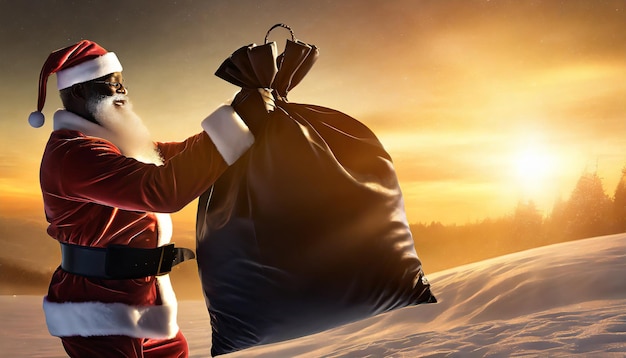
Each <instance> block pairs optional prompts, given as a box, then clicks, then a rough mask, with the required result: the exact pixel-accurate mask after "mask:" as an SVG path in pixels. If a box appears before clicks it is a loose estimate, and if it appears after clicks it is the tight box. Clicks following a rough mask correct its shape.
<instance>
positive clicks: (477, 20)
mask: <svg viewBox="0 0 626 358" xmlns="http://www.w3.org/2000/svg"><path fill="white" fill-rule="evenodd" d="M156 4H157V2H153V1H148V0H140V1H107V2H102V1H56V2H51V1H41V2H35V1H19V2H16V1H5V0H0V21H1V23H2V29H1V30H0V41H1V43H2V48H3V50H2V51H0V66H1V67H0V68H1V69H2V85H1V86H0V98H1V100H0V218H3V217H4V218H6V217H14V216H18V217H21V218H22V219H27V218H28V219H33V218H35V219H41V220H43V215H42V206H41V199H40V193H39V188H38V166H39V161H40V157H41V154H42V151H43V147H44V145H45V142H46V140H47V137H48V136H49V134H50V131H51V130H52V120H51V119H52V114H53V113H54V111H55V109H57V108H58V107H60V105H61V104H60V101H59V100H58V95H57V93H58V92H57V91H56V86H55V84H56V80H55V79H54V78H51V80H50V83H49V86H48V92H49V93H48V98H47V101H46V106H45V107H44V114H45V115H46V118H47V122H46V124H45V126H44V127H42V128H39V129H34V128H31V127H30V126H29V125H28V123H27V117H28V114H29V113H30V112H31V111H33V110H35V106H36V101H37V80H38V76H39V71H40V69H41V66H42V64H43V62H44V60H45V59H46V57H47V56H48V54H49V53H50V52H51V51H53V50H55V49H58V48H61V47H65V46H67V45H69V44H72V43H75V42H77V41H78V40H80V39H90V40H94V41H96V42H98V43H99V44H100V45H102V46H103V47H105V48H106V49H107V50H109V51H113V52H115V53H116V54H117V55H118V57H119V58H120V60H121V62H122V64H123V66H124V77H125V79H126V83H127V84H128V85H129V87H130V96H131V100H132V101H133V102H134V106H135V107H134V108H135V110H136V111H137V112H138V113H139V114H140V115H141V116H142V117H143V118H144V121H145V122H146V123H147V125H148V126H149V128H151V131H152V133H153V135H154V137H155V139H156V140H161V141H170V140H182V139H184V138H186V137H187V136H189V135H191V134H194V133H196V132H198V131H200V130H201V129H200V125H199V123H200V121H201V120H202V119H203V118H204V117H205V116H206V115H207V114H208V113H210V112H211V111H212V110H213V109H214V108H215V107H216V106H218V105H219V104H220V103H221V102H223V101H225V100H227V99H228V98H230V97H231V96H232V95H233V94H234V93H235V92H236V90H237V88H235V87H234V86H232V85H230V84H228V83H226V82H224V81H222V80H220V79H219V78H217V77H215V76H214V75H213V73H214V71H215V70H216V69H217V67H218V66H219V64H220V63H221V62H222V61H223V60H224V59H225V58H226V57H228V55H230V53H232V52H233V51H234V50H235V49H237V48H239V47H241V46H243V45H247V44H249V43H253V42H254V43H262V42H263V38H264V36H265V32H266V31H267V30H268V29H269V28H270V27H271V26H272V25H273V24H275V23H279V22H283V23H286V24H288V25H290V26H291V27H292V28H293V29H294V31H295V33H296V37H297V38H298V39H300V40H302V41H305V42H309V43H313V44H315V45H317V46H318V47H319V48H320V58H319V60H318V62H317V64H316V65H315V66H314V67H313V69H312V70H311V72H310V73H309V74H308V76H307V77H306V78H305V79H304V80H303V81H302V83H301V84H300V85H299V86H298V87H297V88H296V89H294V90H293V91H292V92H291V93H290V96H289V99H290V100H291V101H292V102H302V103H312V104H318V105H323V106H327V107H331V108H334V109H338V110H341V111H343V112H345V113H347V114H350V115H352V116H353V117H355V118H357V119H359V120H361V121H362V122H363V123H365V124H366V125H368V126H369V127H370V128H371V129H373V130H374V132H375V133H376V134H377V135H378V136H379V138H380V139H381V141H382V142H383V144H384V145H385V147H386V148H387V150H388V151H389V152H390V154H391V155H392V158H393V159H394V162H395V165H396V169H397V173H398V176H399V179H400V183H401V186H402V189H403V193H404V196H405V203H406V209H407V214H408V218H409V221H410V222H412V223H414V222H430V221H441V222H443V223H446V224H450V223H458V224H463V223H465V222H468V221H475V220H481V219H483V218H487V217H492V218H493V217H499V216H502V215H505V214H508V213H509V212H511V211H512V210H513V208H514V207H515V205H516V204H517V202H518V201H519V200H529V199H530V200H533V201H535V202H536V203H537V205H538V206H539V208H540V209H541V210H543V211H544V212H545V213H548V212H549V211H550V210H551V208H552V205H553V203H554V200H555V199H557V198H559V197H561V198H566V197H567V196H568V195H569V193H570V192H571V190H572V188H573V186H574V184H575V182H576V180H577V179H578V177H579V176H580V175H581V173H582V172H583V171H585V170H596V169H597V170H598V172H599V174H600V176H601V177H602V178H604V184H605V188H606V190H607V193H608V194H609V195H612V194H613V191H614V189H615V185H616V183H617V181H618V180H619V178H620V175H621V169H622V167H623V166H624V165H626V155H625V154H626V136H625V135H624V134H625V133H626V1H624V0H620V1H599V0H585V1H575V0H568V1H556V0H545V1H534V0H533V1H530V0H529V1H526V0H512V1H498V0H492V1H487V0H480V1H472V0H459V1H447V0H436V1H435V0H429V1H423V0H400V1H372V0H353V1H332V0H327V1H287V0H284V1H279V0H264V1H252V0H240V1H225V0H212V1H190V0H189V1H159V2H158V6H157V5H156ZM286 35H287V33H286V31H284V32H281V30H277V31H276V32H275V33H272V35H271V37H270V39H271V40H275V41H277V42H278V44H279V47H281V46H282V44H283V43H284V39H285V36H286ZM53 77H54V76H53ZM185 212H186V213H187V214H184V215H186V216H185V218H186V220H187V221H188V222H189V223H193V220H194V215H195V208H193V207H192V208H191V209H187V210H186V211H185ZM3 222H6V221H3ZM191 225H192V224H191Z"/></svg>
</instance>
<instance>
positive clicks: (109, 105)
mask: <svg viewBox="0 0 626 358" xmlns="http://www.w3.org/2000/svg"><path fill="white" fill-rule="evenodd" d="M116 100H123V101H125V103H124V105H121V106H119V105H116V104H115V101H116ZM87 110H88V111H89V112H90V113H91V114H92V115H93V116H94V118H95V119H96V120H97V121H98V123H99V124H100V125H101V126H102V127H104V128H105V129H107V130H108V132H109V136H107V138H106V139H107V140H109V141H110V142H111V143H113V144H115V146H117V147H118V149H119V150H120V152H122V154H124V155H125V156H127V157H130V158H134V159H137V160H138V161H140V162H143V163H150V164H156V165H163V158H162V157H161V155H160V154H159V152H158V149H157V147H156V145H155V143H154V141H153V140H152V137H151V135H150V132H149V131H148V128H147V127H146V126H145V124H144V123H143V121H142V120H141V118H140V117H139V116H138V115H137V114H136V113H135V112H134V111H133V109H132V105H131V104H130V101H129V100H128V98H127V97H126V96H125V95H121V94H116V95H113V96H98V97H94V98H92V99H90V100H89V101H88V103H87Z"/></svg>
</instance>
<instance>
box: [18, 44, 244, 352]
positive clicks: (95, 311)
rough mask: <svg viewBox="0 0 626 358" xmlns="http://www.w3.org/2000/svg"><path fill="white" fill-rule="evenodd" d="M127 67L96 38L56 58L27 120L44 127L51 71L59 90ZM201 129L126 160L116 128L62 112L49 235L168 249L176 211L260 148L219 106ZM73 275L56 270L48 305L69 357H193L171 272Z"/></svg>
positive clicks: (47, 191)
mask: <svg viewBox="0 0 626 358" xmlns="http://www.w3.org/2000/svg"><path fill="white" fill-rule="evenodd" d="M122 70H123V69H122V65H121V63H120V61H119V60H118V58H117V56H116V55H115V53H113V52H108V51H107V50H105V49H104V48H102V47H101V46H100V45H98V44H96V43H95V42H93V41H89V40H81V41H79V42H78V43H76V44H74V45H70V46H68V47H65V48H62V49H59V50H56V51H54V52H52V53H51V54H50V55H49V56H48V58H47V59H46V61H45V63H44V65H43V67H42V70H41V74H40V76H39V92H38V99H37V111H35V112H33V113H31V114H30V116H29V117H28V122H29V123H30V124H31V126H33V127H41V126H42V125H43V124H44V116H43V113H42V109H43V106H44V103H45V98H46V88H47V81H48V77H49V76H50V75H51V74H56V77H57V88H58V89H59V90H64V89H69V88H71V87H72V86H74V85H76V84H81V83H84V82H88V81H92V80H97V79H99V78H102V77H105V76H107V75H112V74H114V73H121V72H122ZM101 82H102V81H101ZM104 84H106V85H108V86H113V85H115V86H116V87H114V88H116V91H115V93H116V94H120V95H122V94H123V95H126V94H127V90H126V88H125V87H123V84H120V83H113V82H104ZM111 88H113V87H111ZM202 128H203V129H204V132H201V133H199V134H196V135H194V136H192V137H189V138H188V139H187V140H185V141H183V142H181V143H157V144H156V146H157V148H158V152H159V155H158V156H157V155H153V156H152V157H151V156H148V158H149V159H146V158H145V157H140V154H143V153H124V152H123V151H122V150H121V149H120V147H122V145H121V144H120V147H118V146H116V143H122V142H120V141H119V137H117V136H116V132H115V131H111V130H109V129H107V126H100V125H98V124H96V123H93V122H90V121H89V120H87V119H84V118H81V117H79V116H77V115H75V114H73V113H71V112H68V111H64V110H61V111H57V113H55V115H54V131H53V132H52V134H51V136H50V139H49V141H48V143H47V145H46V148H45V151H44V154H43V158H42V162H41V171H40V181H41V190H42V194H43V202H44V209H45V214H46V219H47V220H48V222H49V223H50V225H49V227H48V234H49V235H50V236H51V237H52V238H54V239H56V240H58V241H59V242H60V243H61V244H62V245H66V246H67V245H72V247H82V248H81V250H87V251H89V252H94V251H98V250H89V249H85V247H87V248H88V247H95V248H105V247H109V246H110V245H124V246H126V247H130V248H152V249H154V248H156V247H159V246H162V245H164V244H167V243H169V242H170V239H171V236H172V225H171V220H170V217H169V216H168V213H171V212H175V211H177V210H180V209H181V208H183V207H184V206H185V205H187V204H188V203H189V202H191V201H192V200H194V199H195V198H196V197H198V196H199V195H200V194H201V193H203V192H204V191H206V190H207V189H208V188H209V187H210V185H211V184H212V183H213V182H214V181H215V180H216V179H217V178H218V177H219V176H220V175H221V174H222V172H223V171H224V170H225V169H226V168H227V167H228V165H230V164H232V163H234V162H235V161H236V160H237V158H239V156H241V155H242V154H243V153H244V152H245V151H246V150H247V149H248V148H249V147H250V146H251V145H252V142H253V141H254V137H253V135H252V134H251V133H250V130H249V129H248V127H247V126H246V124H245V123H244V122H243V120H242V119H241V118H240V117H239V116H238V115H237V114H236V113H235V112H234V110H233V108H232V107H231V106H222V107H220V108H218V109H217V110H216V111H215V112H213V113H212V114H211V115H209V116H208V117H207V118H206V119H204V120H203V121H202ZM126 150H130V149H126ZM152 154H155V153H152ZM138 159H139V160H138ZM76 245H78V246H76ZM66 246H64V247H66ZM83 252H84V251H83ZM161 252H162V253H163V252H165V250H162V251H161ZM80 255H84V254H80ZM84 257H86V256H83V258H84ZM162 257H163V256H162ZM90 263H91V262H90ZM131 264H135V263H134V262H131ZM118 266H119V265H118ZM63 267H65V266H63ZM159 270H160V266H159ZM68 271H72V270H68ZM68 271H65V270H63V269H62V268H61V267H59V269H57V270H56V272H55V273H54V275H53V276H52V280H51V282H50V287H49V291H48V295H47V296H46V297H45V298H44V301H43V308H44V312H45V318H46V323H47V326H48V330H49V332H50V333H51V334H52V335H53V336H58V337H61V338H62V341H63V345H64V347H65V349H66V351H67V352H68V354H70V355H71V356H73V357H74V356H78V357H85V356H88V357H107V358H110V357H142V356H144V353H146V354H147V353H148V352H149V353H150V356H151V357H185V356H187V353H188V348H187V344H186V341H185V339H184V337H183V336H182V334H181V333H180V332H179V329H178V325H177V323H176V312H177V303H176V296H175V294H174V291H173V289H172V285H171V283H170V279H169V276H168V275H163V276H158V277H155V276H148V277H141V278H138V279H119V278H118V279H102V278H94V277H92V276H96V277H109V276H106V275H104V276H102V275H84V276H83V275H76V274H72V273H70V272H68ZM72 272H74V271H72ZM140 276H141V275H140ZM133 277H136V276H133ZM83 337H86V338H83ZM146 356H147V355H146Z"/></svg>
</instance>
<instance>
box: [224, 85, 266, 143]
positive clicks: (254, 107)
mask: <svg viewBox="0 0 626 358" xmlns="http://www.w3.org/2000/svg"><path fill="white" fill-rule="evenodd" d="M230 105H231V106H232V107H233V108H234V109H235V111H236V112H237V114H239V116H240V117H241V119H243V121H244V122H245V123H246V125H247V126H248V128H249V129H250V131H251V132H252V134H253V135H254V136H255V137H257V136H258V135H259V134H260V133H261V130H262V129H263V127H264V125H265V123H266V122H267V120H268V118H269V113H270V112H272V111H273V110H274V107H275V105H274V96H273V95H272V92H271V90H270V89H266V88H257V89H248V88H244V89H242V90H241V91H239V93H237V95H236V96H235V98H234V99H233V101H232V103H231V104H230Z"/></svg>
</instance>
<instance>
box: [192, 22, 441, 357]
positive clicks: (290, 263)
mask: <svg viewBox="0 0 626 358" xmlns="http://www.w3.org/2000/svg"><path fill="white" fill-rule="evenodd" d="M270 30H271V29H270ZM268 33H269V32H268ZM317 56H318V50H317V48H315V47H314V46H312V45H308V44H305V43H302V42H300V41H297V40H295V38H292V40H287V45H286V48H285V52H283V54H281V55H280V56H277V55H276V44H275V43H274V42H271V43H267V37H266V44H264V45H261V46H255V45H249V46H244V47H242V48H240V49H239V50H237V51H235V53H233V54H232V55H231V57H229V58H228V59H227V60H226V61H224V63H223V64H222V66H221V67H220V68H219V69H218V71H217V72H216V75H217V76H219V77H221V78H223V79H225V80H227V81H229V82H231V83H233V84H236V85H238V86H240V87H243V88H260V87H265V88H272V89H273V90H274V96H275V98H276V106H277V108H276V109H275V110H274V111H273V112H272V113H271V114H270V115H269V119H268V121H267V123H266V124H265V126H264V127H263V128H261V129H260V132H261V133H260V135H257V138H256V142H255V144H254V145H253V147H252V148H251V149H250V150H249V151H248V152H247V153H246V154H245V155H244V156H243V157H242V158H240V159H239V160H238V161H237V162H236V163H235V164H233V165H232V166H231V167H230V168H229V169H228V170H227V171H226V172H225V173H224V175H223V176H222V177H220V179H219V180H218V181H217V182H216V183H215V185H214V186H213V187H212V188H211V189H210V190H209V191H207V192H206V193H204V195H202V196H201V198H200V200H199V207H198V218H197V219H198V220H197V251H196V252H197V257H198V265H199V273H200V278H201V281H202V287H203V291H204V295H205V298H206V302H207V307H208V310H209V313H210V317H211V326H212V349H211V354H212V355H219V354H225V353H229V352H232V351H236V350H240V349H244V348H247V347H251V346H254V345H259V344H267V343H272V342H278V341H282V340H287V339H291V338H296V337H300V336H303V335H308V334H312V333H315V332H319V331H322V330H325V329H328V328H332V327H335V326H338V325H341V324H344V323H348V322H352V321H355V320H359V319H363V318H366V317H370V316H373V315H376V314H379V313H382V312H386V311H389V310H392V309H396V308H400V307H405V306H409V305H416V304H420V303H426V302H435V298H434V296H433V295H432V294H431V292H430V285H429V283H428V282H427V280H426V278H425V277H424V273H423V272H422V268H421V262H420V260H419V258H418V257H417V255H416V252H415V248H414V242H413V238H412V236H411V232H410V231H409V226H408V223H407V220H406V216H405V211H404V203H403V199H402V194H401V191H400V187H399V185H398V180H397V177H396V174H395V171H394V168H393V164H392V160H391V158H390V156H389V154H388V153H387V152H386V151H385V149H384V148H383V146H382V145H381V143H380V142H379V141H378V139H377V138H376V136H375V135H374V134H373V133H372V132H371V131H370V130H369V129H368V128H367V127H366V126H365V125H363V124H362V123H360V122H359V121H357V120H356V119H354V118H352V117H349V116H347V115H346V114H343V113H341V112H338V111H335V110H332V109H328V108H324V107H320V106H314V105H307V104H296V103H289V102H288V101H287V100H286V97H287V92H288V91H289V90H290V89H292V88H293V87H294V86H295V85H296V84H297V83H299V82H300V80H302V78H303V77H304V75H306V73H307V72H308V71H309V69H310V68H311V66H312V65H313V63H314V62H315V59H316V58H317ZM235 108H236V109H237V110H238V111H246V110H250V109H249V108H237V107H235Z"/></svg>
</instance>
